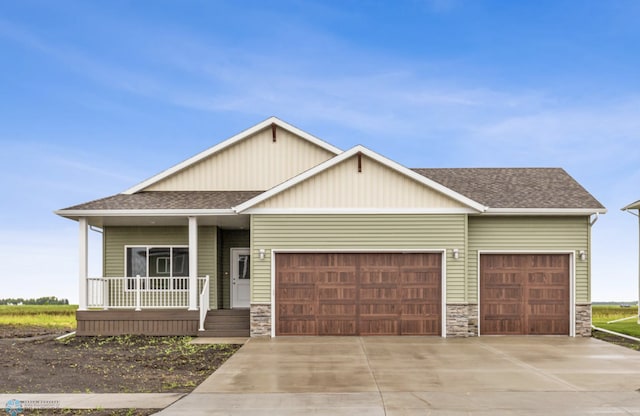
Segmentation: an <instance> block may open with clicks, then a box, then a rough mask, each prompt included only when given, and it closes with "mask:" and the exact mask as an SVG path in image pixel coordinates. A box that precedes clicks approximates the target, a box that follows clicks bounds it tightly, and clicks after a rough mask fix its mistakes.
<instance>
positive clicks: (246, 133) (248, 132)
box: [122, 117, 342, 195]
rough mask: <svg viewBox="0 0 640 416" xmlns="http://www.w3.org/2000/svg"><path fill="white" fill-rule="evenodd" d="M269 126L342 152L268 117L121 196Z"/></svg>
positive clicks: (134, 191) (128, 193)
mask: <svg viewBox="0 0 640 416" xmlns="http://www.w3.org/2000/svg"><path fill="white" fill-rule="evenodd" d="M271 124H275V125H276V126H278V127H280V128H282V129H284V130H288V131H289V132H291V133H293V134H296V135H298V136H300V137H302V138H303V139H305V140H307V141H309V142H311V143H313V144H315V145H317V146H319V147H321V148H323V149H325V150H328V151H329V152H331V153H334V154H336V155H337V154H339V153H341V152H342V150H340V149H338V148H337V147H335V146H333V145H331V144H329V143H327V142H325V141H324V140H322V139H319V138H317V137H315V136H313V135H311V134H309V133H307V132H305V131H302V130H300V129H299V128H297V127H294V126H292V125H291V124H289V123H286V122H284V121H282V120H280V119H279V118H277V117H269V118H268V119H266V120H265V121H263V122H261V123H258V124H256V125H255V126H253V127H250V128H248V129H247V130H244V131H241V132H240V133H238V134H236V135H235V136H233V137H230V138H228V139H227V140H225V141H223V142H221V143H218V144H217V145H215V146H213V147H211V148H209V149H207V150H205V151H203V152H200V153H198V154H197V155H195V156H193V157H191V158H189V159H187V160H185V161H184V162H181V163H178V164H177V165H175V166H173V167H171V168H169V169H167V170H165V171H162V172H160V173H159V174H157V175H155V176H152V177H151V178H149V179H147V180H145V181H143V182H141V183H139V184H137V185H135V186H134V187H132V188H129V189H127V190H126V191H124V192H122V193H123V194H127V195H131V194H135V193H136V192H140V191H141V190H143V189H145V188H148V187H149V186H151V185H153V184H154V183H157V182H159V181H161V180H162V179H165V178H167V177H168V176H171V175H173V174H174V173H176V172H179V171H181V170H182V169H184V168H186V167H188V166H191V165H193V164H195V163H197V162H199V161H201V160H202V159H205V158H207V157H209V156H211V155H213V154H214V153H217V152H220V151H221V150H223V149H225V148H227V147H229V146H231V145H233V144H235V143H237V142H239V141H241V140H243V139H245V138H247V137H249V136H251V135H253V134H255V133H257V132H259V131H261V130H263V129H265V128H267V127H269V126H270V125H271Z"/></svg>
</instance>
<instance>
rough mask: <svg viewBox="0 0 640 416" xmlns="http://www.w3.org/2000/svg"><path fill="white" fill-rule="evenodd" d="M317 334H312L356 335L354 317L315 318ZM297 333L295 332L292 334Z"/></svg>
mask: <svg viewBox="0 0 640 416" xmlns="http://www.w3.org/2000/svg"><path fill="white" fill-rule="evenodd" d="M317 327H318V332H317V334H313V335H357V334H358V331H357V326H356V320H355V319H344V318H339V317H331V318H326V319H325V318H317ZM292 335H297V334H295V333H294V334H292Z"/></svg>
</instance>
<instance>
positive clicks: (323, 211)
mask: <svg viewBox="0 0 640 416" xmlns="http://www.w3.org/2000/svg"><path fill="white" fill-rule="evenodd" d="M242 213H243V214H285V215H286V214H313V215H316V214H326V215H331V214H385V215H387V214H388V215H393V214H477V213H478V211H476V210H474V209H471V208H248V209H246V210H245V211H243V212H242Z"/></svg>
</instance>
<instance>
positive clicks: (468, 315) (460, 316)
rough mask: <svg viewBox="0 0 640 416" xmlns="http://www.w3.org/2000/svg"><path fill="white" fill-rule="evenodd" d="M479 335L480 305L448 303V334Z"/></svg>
mask: <svg viewBox="0 0 640 416" xmlns="http://www.w3.org/2000/svg"><path fill="white" fill-rule="evenodd" d="M477 335H478V305H475V304H448V305H447V336H448V337H475V336H477Z"/></svg>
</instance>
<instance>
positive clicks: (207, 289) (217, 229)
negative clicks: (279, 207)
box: [77, 213, 251, 336]
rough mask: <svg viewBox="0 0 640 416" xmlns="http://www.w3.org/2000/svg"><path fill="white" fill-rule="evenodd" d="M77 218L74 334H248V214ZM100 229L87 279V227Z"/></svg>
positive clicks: (88, 230) (249, 268) (94, 229)
mask: <svg viewBox="0 0 640 416" xmlns="http://www.w3.org/2000/svg"><path fill="white" fill-rule="evenodd" d="M77 221H78V223H79V258H80V265H79V288H80V292H79V308H78V313H77V321H78V328H77V333H78V334H79V335H116V334H147V335H205V336H249V308H250V278H251V276H250V270H251V267H250V261H251V260H250V259H251V256H250V231H249V222H250V221H249V217H248V216H243V215H237V214H235V213H234V214H226V213H225V214H224V215H221V214H217V215H202V214H201V215H172V216H167V215H162V216H158V215H156V216H152V215H136V216H124V215H121V216H115V215H110V216H104V215H103V216H92V217H89V216H85V217H78V218H77ZM91 230H93V231H97V232H100V233H101V234H102V246H103V247H102V264H103V267H102V269H103V270H102V276H90V275H89V273H88V270H89V264H88V263H89V256H88V252H89V248H88V244H89V238H88V236H89V232H91Z"/></svg>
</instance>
